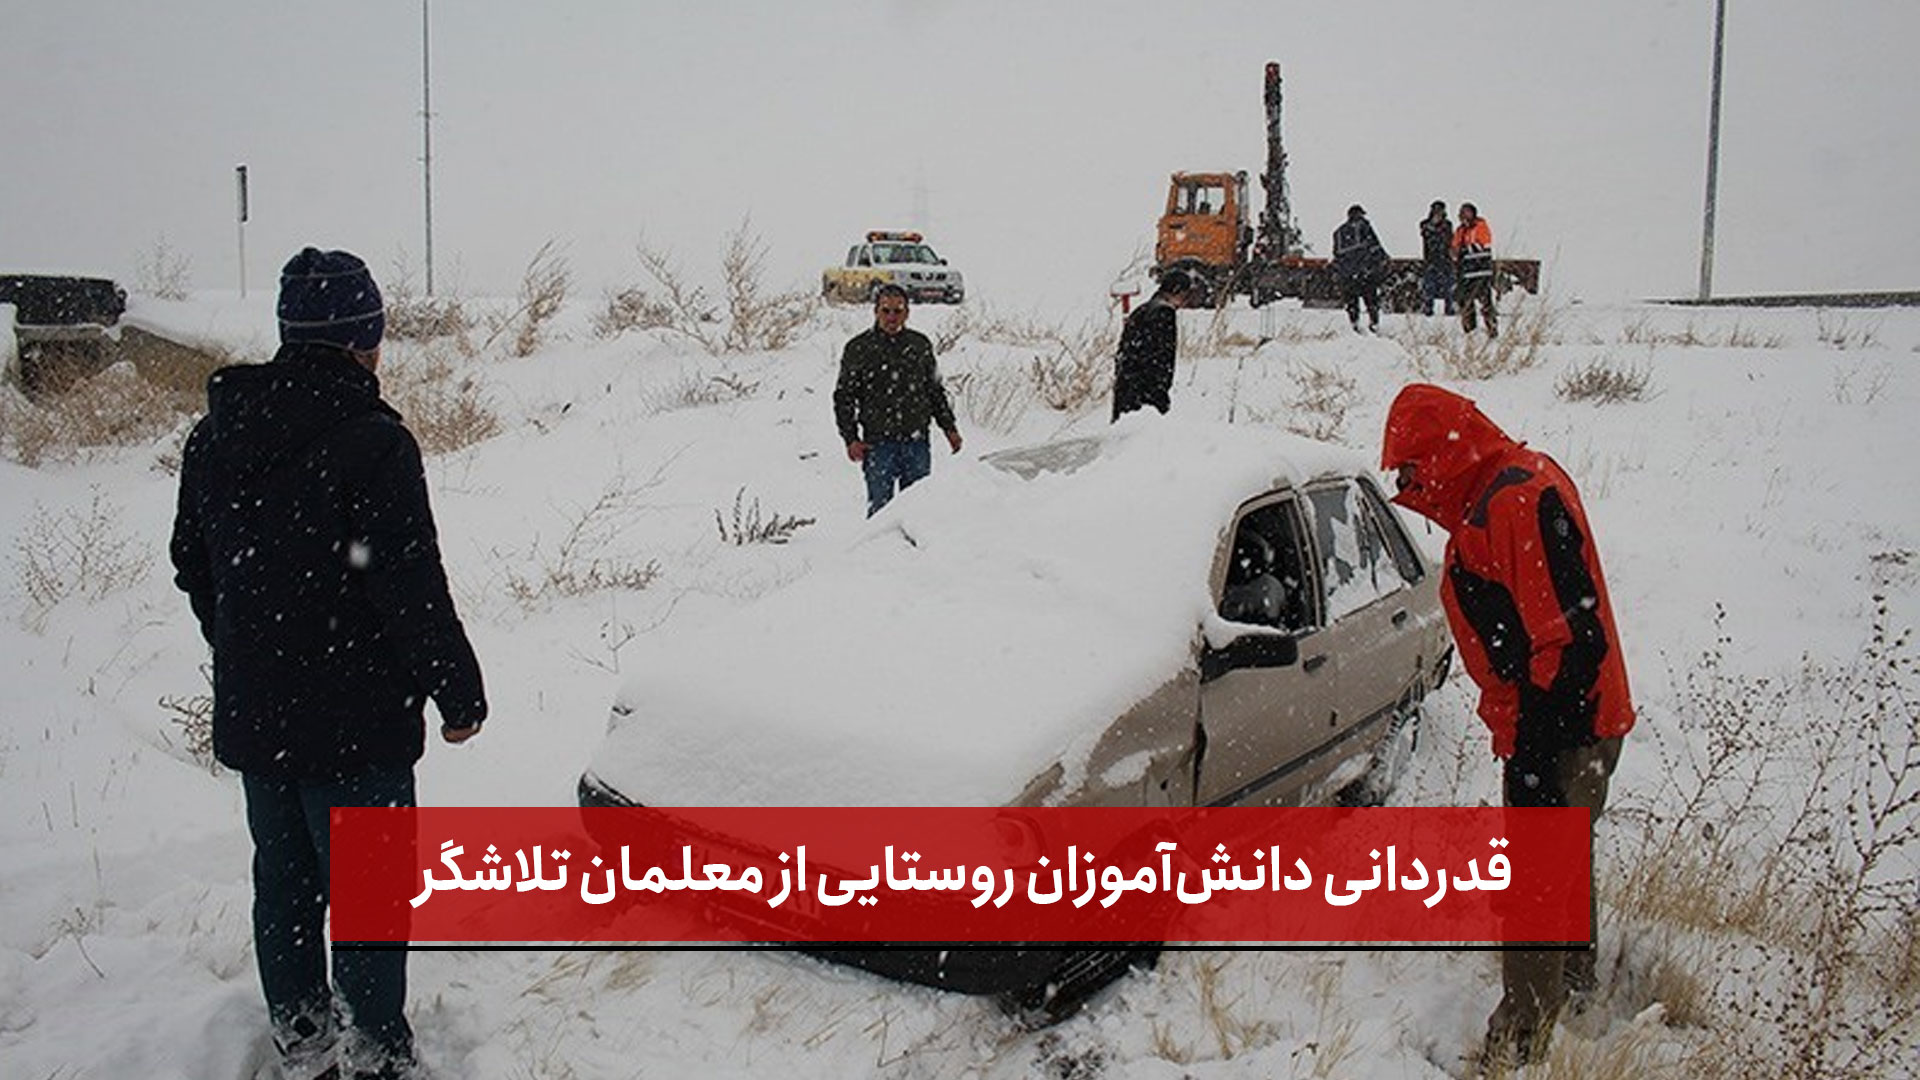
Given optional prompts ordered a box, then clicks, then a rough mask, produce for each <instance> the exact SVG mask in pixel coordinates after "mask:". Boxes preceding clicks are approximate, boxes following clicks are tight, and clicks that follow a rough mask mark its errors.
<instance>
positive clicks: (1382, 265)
mask: <svg viewBox="0 0 1920 1080" xmlns="http://www.w3.org/2000/svg"><path fill="white" fill-rule="evenodd" d="M1333 270H1334V273H1336V274H1338V275H1339V276H1340V298H1341V300H1342V301H1343V302H1345V304H1346V306H1347V321H1348V322H1350V323H1352V324H1353V332H1354V333H1356V334H1357V333H1359V332H1360V304H1361V302H1363V301H1364V302H1365V303H1366V305H1367V328H1368V329H1370V330H1372V331H1374V332H1375V333H1378V332H1379V330H1380V282H1381V281H1382V280H1383V279H1384V278H1385V277H1386V274H1387V249H1386V248H1383V247H1381V246H1380V238H1379V237H1378V236H1376V235H1374V231H1373V225H1372V223H1371V222H1369V221H1368V220H1367V212H1366V211H1365V210H1363V209H1361V208H1360V207H1359V206H1358V205H1354V206H1349V207H1347V220H1346V222H1345V223H1344V224H1342V225H1341V226H1340V227H1339V228H1338V229H1335V230H1334V231H1333Z"/></svg>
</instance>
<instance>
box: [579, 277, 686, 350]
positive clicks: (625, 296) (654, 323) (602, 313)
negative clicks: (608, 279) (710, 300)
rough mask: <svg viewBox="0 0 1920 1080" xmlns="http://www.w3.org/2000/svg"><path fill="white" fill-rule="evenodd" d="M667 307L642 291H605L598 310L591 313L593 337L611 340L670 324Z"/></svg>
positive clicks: (669, 306) (670, 310)
mask: <svg viewBox="0 0 1920 1080" xmlns="http://www.w3.org/2000/svg"><path fill="white" fill-rule="evenodd" d="M673 318H674V310H673V307H672V306H671V305H670V304H667V303H665V302H664V301H660V300H656V299H654V298H653V297H651V296H648V295H647V291H646V290H645V289H635V288H628V289H611V288H609V289H608V290H606V293H605V296H604V298H603V299H602V302H601V305H600V309H599V310H598V311H595V312H594V313H593V316H592V319H591V325H592V327H593V335H594V336H595V337H599V338H614V337H619V336H620V335H621V334H624V333H626V332H627V331H629V330H653V329H657V328H660V327H671V326H672V325H673Z"/></svg>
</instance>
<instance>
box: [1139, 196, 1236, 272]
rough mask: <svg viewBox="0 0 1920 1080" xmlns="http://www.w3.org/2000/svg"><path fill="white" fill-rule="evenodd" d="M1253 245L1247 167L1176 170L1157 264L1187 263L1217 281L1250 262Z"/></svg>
mask: <svg viewBox="0 0 1920 1080" xmlns="http://www.w3.org/2000/svg"><path fill="white" fill-rule="evenodd" d="M1252 244H1253V228H1252V227H1251V226H1250V225H1249V224H1248V223H1247V174H1246V173H1245V172H1244V171H1242V172H1236V173H1188V172H1177V173H1174V174H1173V177H1172V180H1171V182H1170V183H1169V184H1168V186H1167V209H1166V213H1164V214H1162V215H1161V216H1160V226H1159V230H1158V235H1157V238H1156V241H1155V243H1154V248H1153V264H1154V266H1155V267H1157V268H1160V269H1166V268H1170V267H1174V266H1181V267H1185V268H1187V269H1190V270H1194V271H1196V272H1198V273H1199V274H1200V275H1201V276H1202V278H1204V279H1205V280H1206V281H1207V282H1208V283H1209V284H1210V285H1215V286H1217V285H1218V284H1219V283H1220V282H1222V281H1224V280H1225V279H1226V278H1228V277H1230V276H1231V275H1232V274H1233V272H1234V270H1235V269H1237V268H1238V267H1240V266H1242V265H1244V264H1245V263H1246V261H1247V250H1248V248H1249V247H1251V246H1252Z"/></svg>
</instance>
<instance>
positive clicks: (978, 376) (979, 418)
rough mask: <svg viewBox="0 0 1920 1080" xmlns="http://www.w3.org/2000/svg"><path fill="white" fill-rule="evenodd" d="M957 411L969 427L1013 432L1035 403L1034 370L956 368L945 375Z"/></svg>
mask: <svg viewBox="0 0 1920 1080" xmlns="http://www.w3.org/2000/svg"><path fill="white" fill-rule="evenodd" d="M945 382H946V387H947V394H948V396H949V397H951V398H952V399H953V407H954V411H956V412H958V413H959V414H960V415H961V416H963V417H965V418H966V420H967V425H966V426H967V427H969V428H979V429H981V430H984V431H993V432H998V433H999V434H1002V435H1006V434H1010V433H1011V432H1012V431H1013V429H1014V428H1015V427H1018V426H1019V424H1020V421H1021V420H1022V419H1023V418H1024V417H1025V416H1026V415H1027V410H1028V409H1029V408H1031V407H1032V405H1033V382H1032V374H1031V373H1030V372H1028V371H1025V370H1022V369H1020V368H1015V367H985V368H972V369H967V370H964V371H955V372H951V373H949V374H948V375H947V376H946V377H945Z"/></svg>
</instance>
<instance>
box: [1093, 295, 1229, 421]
mask: <svg viewBox="0 0 1920 1080" xmlns="http://www.w3.org/2000/svg"><path fill="white" fill-rule="evenodd" d="M1205 298H1206V289H1205V287H1204V286H1203V285H1201V283H1200V281H1199V279H1198V278H1196V277H1195V276H1194V275H1193V273H1192V272H1191V271H1189V270H1187V269H1186V268H1184V267H1179V266H1175V267H1172V268H1170V269H1168V270H1167V271H1166V272H1165V273H1163V274H1161V275H1160V287H1159V288H1158V289H1156V290H1154V293H1153V296H1152V297H1150V298H1149V299H1148V300H1147V302H1146V303H1144V304H1141V305H1140V306H1139V307H1138V308H1136V309H1134V312H1133V314H1131V315H1129V316H1127V325H1126V326H1125V327H1124V328H1123V329H1122V330H1121V331H1120V348H1119V351H1118V352H1117V353H1116V354H1115V355H1114V358H1113V418H1114V419H1115V420H1118V419H1120V418H1121V417H1122V416H1125V415H1126V414H1127V413H1130V412H1133V411H1134V410H1135V409H1139V408H1143V407H1145V406H1147V405H1151V406H1153V407H1154V408H1156V409H1158V410H1160V411H1161V412H1162V413H1164V412H1166V411H1167V410H1168V409H1169V408H1171V407H1172V405H1173V400H1172V397H1171V396H1170V392H1171V391H1172V390H1173V364H1174V360H1175V358H1176V355H1177V354H1178V352H1179V349H1180V320H1179V312H1180V310H1181V309H1182V308H1190V307H1193V306H1195V305H1197V304H1200V303H1202V302H1204V300H1205Z"/></svg>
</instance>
